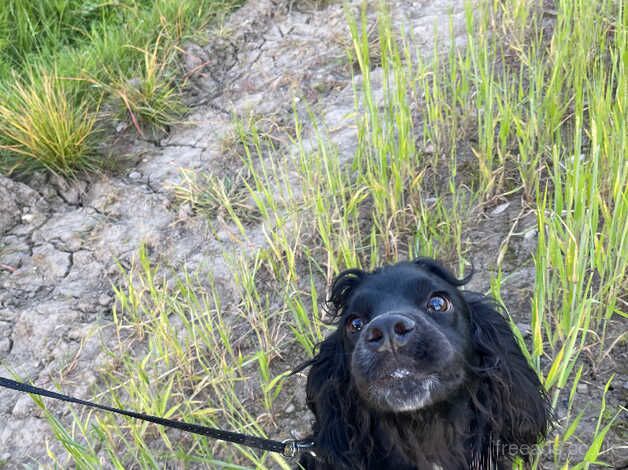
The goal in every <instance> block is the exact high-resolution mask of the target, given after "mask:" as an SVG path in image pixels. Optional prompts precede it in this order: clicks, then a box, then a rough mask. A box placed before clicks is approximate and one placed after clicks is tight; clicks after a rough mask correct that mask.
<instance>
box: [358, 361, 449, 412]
mask: <svg viewBox="0 0 628 470" xmlns="http://www.w3.org/2000/svg"><path fill="white" fill-rule="evenodd" d="M365 385H366V387H365V389H366V390H364V387H360V388H362V390H364V391H365V392H366V393H363V395H366V396H365V398H366V399H367V401H368V402H370V403H371V404H372V405H374V406H375V407H376V408H378V409H380V410H382V411H392V412H396V413H399V412H404V411H413V410H418V409H421V408H424V407H426V406H429V405H431V404H432V403H433V402H434V392H435V391H436V390H437V389H438V387H439V385H440V379H439V378H438V376H437V375H436V374H429V375H424V374H417V373H413V372H411V371H410V370H409V369H406V368H397V369H393V370H391V371H390V372H388V373H386V374H382V375H380V376H379V377H377V378H376V379H374V380H372V381H370V382H369V383H368V384H365Z"/></svg>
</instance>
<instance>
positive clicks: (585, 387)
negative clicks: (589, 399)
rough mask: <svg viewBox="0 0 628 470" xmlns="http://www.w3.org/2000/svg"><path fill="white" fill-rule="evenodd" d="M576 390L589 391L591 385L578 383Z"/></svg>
mask: <svg viewBox="0 0 628 470" xmlns="http://www.w3.org/2000/svg"><path fill="white" fill-rule="evenodd" d="M576 390H577V391H578V393H587V392H588V391H589V386H588V385H587V384H578V386H577V387H576Z"/></svg>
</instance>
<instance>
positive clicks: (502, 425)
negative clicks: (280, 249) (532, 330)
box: [298, 258, 550, 470]
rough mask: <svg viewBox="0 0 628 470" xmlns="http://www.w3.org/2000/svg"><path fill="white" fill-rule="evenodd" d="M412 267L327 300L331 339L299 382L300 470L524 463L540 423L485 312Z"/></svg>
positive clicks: (501, 324) (512, 353) (503, 338)
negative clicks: (304, 408)
mask: <svg viewBox="0 0 628 470" xmlns="http://www.w3.org/2000/svg"><path fill="white" fill-rule="evenodd" d="M469 278H470V276H467V277H466V278H464V279H461V280H459V279H457V278H456V277H455V276H454V275H453V274H452V273H451V272H449V271H447V270H446V269H445V268H443V267H442V266H441V265H439V264H438V263H436V262H435V261H433V260H430V259H426V258H421V259H417V260H415V261H413V262H402V263H398V264H395V265H392V266H386V267H383V268H380V269H377V270H375V271H373V272H364V271H361V270H358V269H350V270H347V271H345V272H343V273H341V274H340V275H339V276H338V277H337V278H336V279H335V281H334V283H333V286H332V291H331V295H330V299H329V306H330V310H331V313H332V314H333V315H334V316H335V318H336V319H337V320H339V323H338V329H337V330H336V331H335V332H334V333H333V334H332V335H331V336H329V337H328V338H327V339H326V340H325V341H323V342H322V343H321V344H320V349H319V352H318V354H317V355H316V356H315V357H314V358H313V359H312V360H310V361H308V362H306V363H305V364H303V365H302V366H301V367H299V368H298V370H301V369H303V368H305V367H307V366H310V365H311V366H312V368H311V370H310V372H309V375H308V380H307V401H308V406H309V407H310V409H311V410H312V412H313V413H314V415H315V416H316V422H315V424H314V429H313V436H312V440H313V441H314V442H315V443H316V451H315V453H314V455H311V454H306V455H304V456H303V457H302V458H301V461H300V465H301V466H302V467H304V468H306V469H318V470H323V469H343V468H344V469H390V470H406V469H408V470H409V469H419V470H432V469H444V470H449V469H455V470H462V469H465V470H466V469H497V468H505V464H506V463H507V462H509V461H510V460H511V459H512V458H513V457H514V456H515V455H521V456H522V457H523V458H524V460H525V459H527V458H529V455H530V453H531V452H533V451H534V445H535V444H536V443H537V442H538V441H539V440H541V439H542V438H543V437H544V436H545V435H546V432H547V429H548V425H549V422H550V411H549V406H548V401H547V399H546V395H545V393H544V391H543V387H542V386H541V383H540V382H539V379H538V377H537V375H536V373H535V372H534V370H532V369H531V368H530V366H529V365H528V362H527V361H526V359H525V357H524V356H523V355H522V353H521V349H520V347H519V345H518V344H517V342H516V340H515V338H514V336H513V334H512V331H511V330H510V327H509V325H508V323H507V322H506V320H505V319H504V318H503V317H502V316H501V315H500V314H499V313H498V311H497V308H496V305H495V303H494V301H492V300H491V299H488V298H486V297H484V296H482V295H480V294H474V293H468V292H464V291H459V290H458V287H459V286H462V285H464V284H465V283H466V282H467V281H468V280H469Z"/></svg>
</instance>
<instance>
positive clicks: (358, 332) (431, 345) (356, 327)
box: [340, 263, 471, 412]
mask: <svg viewBox="0 0 628 470" xmlns="http://www.w3.org/2000/svg"><path fill="white" fill-rule="evenodd" d="M340 328H342V329H343V330H344V331H343V334H344V341H345V350H346V351H350V359H348V360H350V371H351V377H352V380H353V381H354V383H355V385H356V388H357V390H358V393H359V394H360V396H361V397H362V399H363V400H365V401H366V402H367V404H368V406H369V407H370V408H374V409H378V410H381V411H386V412H407V411H414V410H419V409H421V408H425V407H428V406H430V405H432V404H434V403H437V402H439V401H442V400H443V399H445V398H446V397H449V396H451V395H452V394H454V393H455V392H456V390H457V389H459V388H460V387H461V385H462V384H463V383H464V381H465V379H466V374H467V372H466V367H467V362H468V360H469V357H470V350H471V339H470V316H469V310H468V308H467V304H466V302H465V301H464V299H463V297H462V295H461V294H460V292H459V291H458V289H457V288H456V286H454V285H452V284H450V283H449V282H448V281H447V280H446V279H444V278H442V277H440V276H438V275H437V274H435V273H434V272H430V271H429V270H427V269H422V268H421V266H420V265H417V264H415V263H399V264H396V265H394V266H388V267H386V268H383V269H381V270H378V271H375V272H373V273H371V274H369V275H368V276H367V277H365V278H364V279H362V280H361V281H360V282H359V283H358V284H357V285H356V286H355V287H354V288H353V289H351V290H350V291H349V292H348V296H347V298H346V299H345V303H344V307H343V309H342V317H341V320H340Z"/></svg>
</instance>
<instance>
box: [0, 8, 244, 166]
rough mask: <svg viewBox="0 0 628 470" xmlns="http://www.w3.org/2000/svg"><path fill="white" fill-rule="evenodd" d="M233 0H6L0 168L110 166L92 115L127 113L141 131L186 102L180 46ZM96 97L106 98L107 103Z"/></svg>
mask: <svg viewBox="0 0 628 470" xmlns="http://www.w3.org/2000/svg"><path fill="white" fill-rule="evenodd" d="M240 3H241V0H192V1H185V2H180V1H177V0H157V1H147V0H120V1H116V2H111V1H108V0H95V1H90V2H84V1H80V0H56V1H48V0H36V1H28V2H24V1H21V0H5V1H4V2H3V3H2V8H0V90H1V92H2V104H3V106H2V108H0V172H4V173H29V172H31V171H33V170H36V169H45V170H48V171H52V172H54V173H57V174H59V175H61V176H66V177H74V176H76V175H77V174H78V173H80V172H83V171H91V170H94V169H96V168H99V167H107V168H110V167H112V166H115V164H113V165H112V163H111V162H108V161H106V160H107V158H109V156H108V155H103V154H99V153H98V152H97V149H98V147H97V146H96V137H97V136H96V135H95V134H96V130H97V129H98V128H100V127H102V126H98V125H94V124H95V122H97V121H98V120H102V121H103V122H107V121H110V120H111V118H112V116H111V113H112V112H114V113H116V114H124V115H125V118H128V119H129V120H130V121H132V123H133V125H134V127H135V128H136V129H137V131H138V132H139V133H140V134H143V131H144V130H145V128H146V127H150V126H157V127H159V128H162V129H166V128H167V127H168V126H169V125H170V124H172V123H173V122H175V121H176V119H177V118H179V117H180V116H181V114H182V112H183V111H184V109H183V106H182V105H181V101H180V91H181V86H182V84H183V83H182V80H177V67H176V61H174V60H173V59H174V58H175V57H176V55H177V50H178V49H177V47H178V46H179V45H180V44H181V43H182V41H183V40H184V39H186V38H189V37H191V36H193V34H195V33H196V32H197V31H199V30H202V29H203V28H204V27H205V26H206V25H208V24H209V22H211V21H214V20H216V19H217V18H219V17H221V16H222V15H224V14H226V13H227V12H228V11H229V10H230V9H232V8H234V7H235V6H237V5H239V4H240ZM181 75H182V74H179V77H178V78H181ZM34 77H36V78H37V79H35V78H34ZM48 93H52V96H51V97H50V98H45V95H46V94H48ZM103 100H105V102H107V103H110V104H111V103H112V104H113V106H108V107H107V112H106V113H105V112H103V111H104V110H103V109H102V108H101V103H102V102H103ZM29 101H33V102H29ZM29 105H33V106H36V107H35V108H28V107H25V106H29ZM57 105H58V106H61V107H62V109H61V110H60V109H59V108H58V107H57ZM77 123H82V124H81V125H79V126H77ZM77 127H78V128H77ZM51 141H52V142H51ZM94 157H96V158H94Z"/></svg>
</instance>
